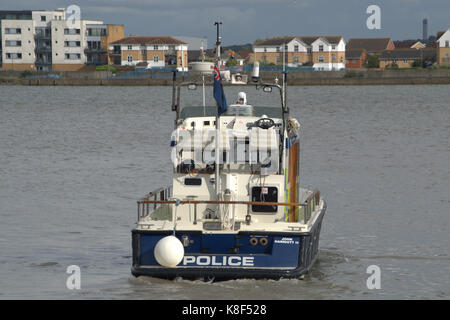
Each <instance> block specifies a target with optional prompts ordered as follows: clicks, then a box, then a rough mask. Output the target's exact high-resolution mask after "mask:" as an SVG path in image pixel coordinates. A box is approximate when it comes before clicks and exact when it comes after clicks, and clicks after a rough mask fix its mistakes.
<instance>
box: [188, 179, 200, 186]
mask: <svg viewBox="0 0 450 320" xmlns="http://www.w3.org/2000/svg"><path fill="white" fill-rule="evenodd" d="M184 185H185V186H201V185H202V179H200V178H184Z"/></svg>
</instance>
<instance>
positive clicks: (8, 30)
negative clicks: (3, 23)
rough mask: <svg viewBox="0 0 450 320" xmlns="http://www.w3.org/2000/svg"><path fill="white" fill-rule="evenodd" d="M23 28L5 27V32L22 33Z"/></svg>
mask: <svg viewBox="0 0 450 320" xmlns="http://www.w3.org/2000/svg"><path fill="white" fill-rule="evenodd" d="M21 33H22V29H20V28H5V34H21Z"/></svg>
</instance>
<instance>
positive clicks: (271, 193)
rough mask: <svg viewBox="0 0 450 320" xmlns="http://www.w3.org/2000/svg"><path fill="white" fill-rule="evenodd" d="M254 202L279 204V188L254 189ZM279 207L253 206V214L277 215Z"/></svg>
mask: <svg viewBox="0 0 450 320" xmlns="http://www.w3.org/2000/svg"><path fill="white" fill-rule="evenodd" d="M252 201H254V202H278V188H277V187H253V188H252ZM277 211H278V206H265V205H252V212H264V213H275V212H277Z"/></svg>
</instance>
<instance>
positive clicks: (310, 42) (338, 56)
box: [252, 36, 345, 70]
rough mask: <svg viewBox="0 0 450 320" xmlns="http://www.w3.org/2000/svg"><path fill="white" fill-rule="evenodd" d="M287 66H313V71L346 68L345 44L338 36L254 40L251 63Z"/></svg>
mask: <svg viewBox="0 0 450 320" xmlns="http://www.w3.org/2000/svg"><path fill="white" fill-rule="evenodd" d="M283 57H284V63H285V64H286V65H287V66H293V67H296V66H301V65H312V66H313V68H314V69H315V70H340V69H343V68H345V42H344V39H343V38H342V37H340V36H314V37H300V36H299V37H294V36H290V37H280V38H271V39H266V40H260V41H256V42H255V43H254V44H253V56H252V58H253V61H259V62H261V63H263V64H275V65H281V64H283Z"/></svg>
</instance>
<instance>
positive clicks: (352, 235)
mask: <svg viewBox="0 0 450 320" xmlns="http://www.w3.org/2000/svg"><path fill="white" fill-rule="evenodd" d="M170 90H171V88H169V87H150V88H148V87H10V86H0V299H10V298H30V299H37V298H44V299H97V298H99V299H103V298H113V299H141V298H142V299H344V298H346V299H449V298H450V256H449V248H450V237H449V234H450V225H449V222H450V196H449V195H450V165H449V160H450V146H449V144H450V86H364V87H344V86H339V87H333V86H329V87H328V86H325V87H292V88H289V93H288V103H289V105H290V108H291V115H292V116H295V117H298V118H299V120H300V122H301V124H302V130H301V132H302V154H301V184H302V186H303V187H310V188H318V189H319V190H320V191H321V193H322V195H323V196H324V197H325V199H326V201H327V204H328V211H327V214H326V216H325V219H324V223H323V228H322V234H321V240H320V253H319V259H318V261H317V263H316V265H315V266H314V268H313V270H312V271H311V273H310V275H309V276H308V277H307V278H306V279H305V280H303V281H302V280H280V281H272V280H270V281H267V280H235V281H225V282H218V283H206V282H201V281H187V280H183V279H178V280H175V281H166V280H159V279H152V278H146V277H141V278H137V279H136V278H134V277H133V276H131V274H130V266H131V241H130V240H131V236H130V230H131V229H132V228H133V225H134V222H135V219H136V207H135V206H136V200H137V198H139V197H140V196H142V195H144V194H145V193H147V192H149V191H151V190H153V189H155V188H157V187H160V186H167V185H169V183H170V175H171V173H170V163H169V140H170V133H171V130H172V124H173V118H174V114H173V113H172V112H170V97H171V91H170ZM207 90H208V92H209V91H211V88H207ZM240 90H246V91H253V90H254V89H253V87H252V88H250V87H248V88H226V92H227V98H228V101H229V102H231V101H232V98H233V97H236V96H237V92H238V91H240ZM198 93H200V92H198ZM259 99H260V100H257V99H256V100H252V101H249V103H254V104H258V103H262V102H263V101H264V102H266V100H267V96H263V97H262V98H259ZM269 100H270V99H269ZM275 100H276V99H275ZM275 100H274V101H275ZM69 265H78V266H79V267H80V268H81V289H80V290H68V289H67V288H66V279H67V277H68V276H69V275H68V274H66V273H65V272H66V268H67V267H68V266H69ZM370 265H377V266H379V267H380V269H381V289H378V290H377V289H374V290H370V289H368V288H367V286H366V280H367V278H368V277H369V276H370V274H367V273H366V270H367V267H368V266H370Z"/></svg>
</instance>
